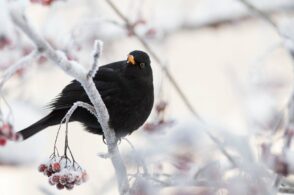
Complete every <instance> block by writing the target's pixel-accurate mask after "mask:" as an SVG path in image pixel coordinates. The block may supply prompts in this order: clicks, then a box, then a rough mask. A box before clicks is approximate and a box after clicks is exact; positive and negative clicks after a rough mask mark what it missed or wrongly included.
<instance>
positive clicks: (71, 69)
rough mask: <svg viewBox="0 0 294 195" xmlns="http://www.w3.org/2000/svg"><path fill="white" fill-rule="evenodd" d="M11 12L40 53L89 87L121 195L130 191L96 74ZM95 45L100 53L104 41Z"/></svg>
mask: <svg viewBox="0 0 294 195" xmlns="http://www.w3.org/2000/svg"><path fill="white" fill-rule="evenodd" d="M10 14H11V18H12V20H13V22H14V24H15V25H16V26H18V27H19V28H20V29H21V30H22V31H23V32H24V33H25V34H26V35H27V36H28V37H29V38H30V39H31V40H32V42H33V43H34V44H35V46H36V48H37V50H38V52H40V53H43V54H44V55H45V56H46V57H47V58H48V59H49V60H51V61H52V62H54V63H55V64H56V65H57V66H59V67H60V68H61V69H62V70H64V72H66V73H67V74H68V75H70V76H72V77H74V78H75V79H76V80H78V81H79V82H80V83H81V85H82V86H83V88H84V89H85V91H86V93H87V95H88V97H89V99H90V101H91V103H92V104H93V106H94V108H95V112H96V113H97V116H99V117H98V118H97V120H98V122H99V123H100V125H101V127H102V130H103V133H104V136H105V139H106V142H107V147H108V152H109V153H111V154H112V155H111V161H112V164H113V166H114V169H115V173H116V176H117V180H118V184H119V191H120V194H128V192H129V184H128V180H127V174H126V168H125V165H124V164H123V161H122V158H121V156H120V153H119V150H118V147H117V143H116V136H115V132H114V130H113V129H112V128H110V127H109V125H108V121H109V114H108V111H107V108H106V106H105V104H104V102H103V100H102V98H101V96H100V94H99V92H98V91H97V89H96V87H95V84H94V82H93V79H92V77H88V76H87V75H88V71H86V69H85V68H84V67H83V66H82V65H81V64H79V63H77V62H75V61H69V60H68V59H67V58H66V57H65V55H64V54H63V53H62V52H60V51H56V50H54V49H53V48H52V47H51V45H50V44H49V43H48V42H47V41H45V40H44V39H43V38H42V37H41V36H40V35H39V34H38V33H37V32H36V31H35V30H34V29H33V28H32V27H31V25H30V24H29V22H28V21H27V19H26V17H25V15H24V14H22V13H19V12H17V11H15V10H11V12H10ZM95 45H96V47H95V49H94V50H95V51H94V53H96V54H97V53H98V54H100V53H101V49H102V48H101V47H100V48H99V47H97V45H100V44H99V43H98V44H97V42H96V43H95ZM98 57H99V55H95V58H97V59H98ZM97 59H96V61H97ZM94 61H95V60H94ZM97 70H98V65H97V63H95V64H94V65H93V67H92V69H91V71H93V72H92V73H91V75H95V73H96V71H97Z"/></svg>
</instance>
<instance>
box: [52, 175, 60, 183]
mask: <svg viewBox="0 0 294 195" xmlns="http://www.w3.org/2000/svg"><path fill="white" fill-rule="evenodd" d="M59 179H60V177H59V175H52V176H51V177H50V180H51V181H52V183H54V184H57V183H59Z"/></svg>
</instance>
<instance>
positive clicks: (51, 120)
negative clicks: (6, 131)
mask: <svg viewBox="0 0 294 195" xmlns="http://www.w3.org/2000/svg"><path fill="white" fill-rule="evenodd" d="M64 114H65V112H64V111H62V110H60V111H52V112H51V113H50V114H48V115H47V116H45V117H44V118H42V119H40V120H39V121H37V122H36V123H34V124H32V125H31V126H29V127H27V128H25V129H23V130H21V131H19V132H17V134H18V136H20V139H21V140H25V139H27V138H29V137H31V136H33V135H35V134H36V133H38V132H40V131H42V130H43V129H45V128H47V127H49V126H52V125H57V124H59V123H60V122H61V120H62V118H63V117H64Z"/></svg>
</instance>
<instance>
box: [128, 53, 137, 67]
mask: <svg viewBox="0 0 294 195" xmlns="http://www.w3.org/2000/svg"><path fill="white" fill-rule="evenodd" d="M128 63H130V64H133V65H135V64H136V61H135V58H134V56H133V55H128Z"/></svg>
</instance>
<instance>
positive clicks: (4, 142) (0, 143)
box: [0, 138, 7, 146]
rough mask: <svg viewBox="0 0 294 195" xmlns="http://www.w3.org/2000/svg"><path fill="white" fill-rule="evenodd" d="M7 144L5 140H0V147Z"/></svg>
mask: <svg viewBox="0 0 294 195" xmlns="http://www.w3.org/2000/svg"><path fill="white" fill-rule="evenodd" d="M6 143H7V140H6V139H5V138H0V146H5V145H6Z"/></svg>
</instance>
